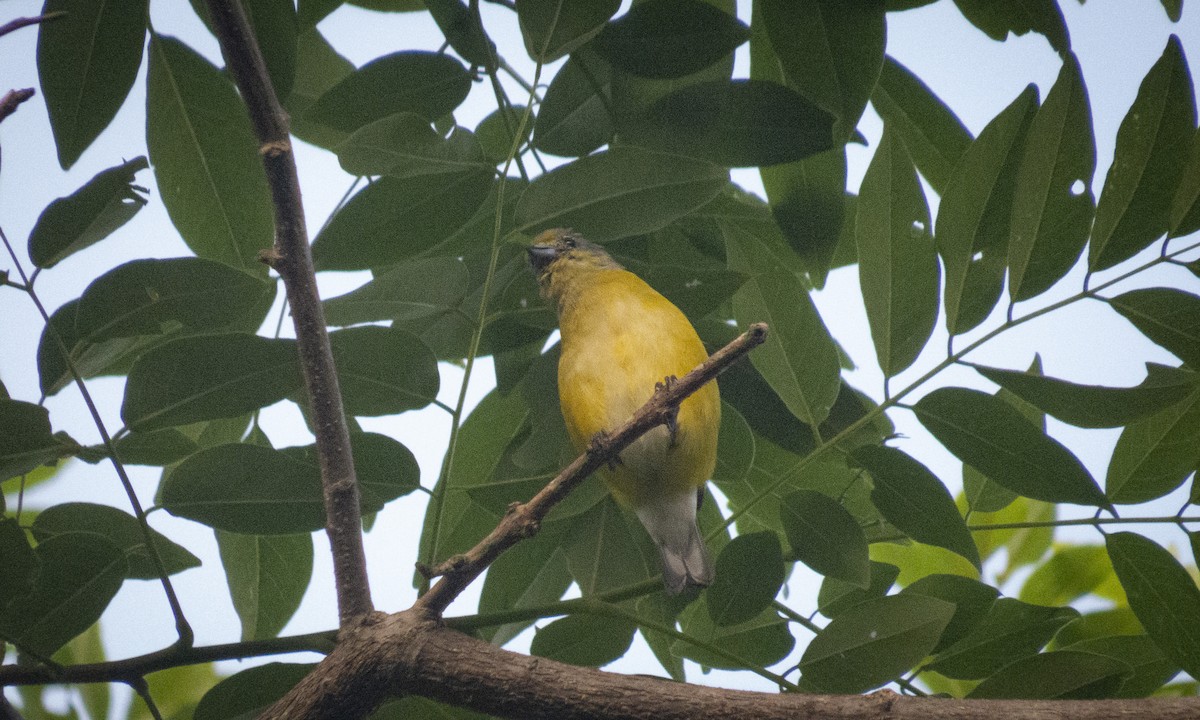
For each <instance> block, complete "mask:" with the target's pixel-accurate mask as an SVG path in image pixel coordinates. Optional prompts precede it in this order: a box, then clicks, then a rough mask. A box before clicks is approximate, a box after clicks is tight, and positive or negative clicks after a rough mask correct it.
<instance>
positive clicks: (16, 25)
mask: <svg viewBox="0 0 1200 720" xmlns="http://www.w3.org/2000/svg"><path fill="white" fill-rule="evenodd" d="M66 14H67V11H66V10H57V11H55V12H51V13H46V14H45V15H35V16H34V17H19V18H17V19H15V20H9V21H8V22H6V23H4V24H3V25H0V37H4V36H5V35H7V34H9V33H10V32H12V31H13V30H20V29H21V28H23V27H29V26H30V25H37V24H38V23H42V22H46V21H47V20H57V19H58V18H60V17H65V16H66Z"/></svg>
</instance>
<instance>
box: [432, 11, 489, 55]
mask: <svg viewBox="0 0 1200 720" xmlns="http://www.w3.org/2000/svg"><path fill="white" fill-rule="evenodd" d="M423 4H424V6H425V7H426V8H428V9H429V14H430V15H432V16H433V20H434V22H436V23H437V25H438V28H439V29H441V31H442V34H443V35H445V36H446V42H448V43H450V47H452V48H454V51H455V52H456V53H458V54H459V55H461V56H462V58H463V59H464V60H466V61H467V62H469V63H471V64H472V65H483V66H485V67H487V66H491V65H492V61H493V59H494V58H495V54H496V44H495V43H493V42H492V41H491V40H489V39H488V37H487V35H486V34H484V32H483V28H482V27H481V26H480V24H479V23H476V22H475V20H474V18H473V17H472V16H471V11H470V10H469V9H468V8H467V4H466V3H465V2H463V1H462V0H425V1H424V3H423Z"/></svg>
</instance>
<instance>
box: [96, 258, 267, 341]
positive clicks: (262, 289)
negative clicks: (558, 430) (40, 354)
mask: <svg viewBox="0 0 1200 720" xmlns="http://www.w3.org/2000/svg"><path fill="white" fill-rule="evenodd" d="M274 291H275V289H274V284H273V283H266V282H264V281H262V280H260V279H258V278H256V277H254V276H252V275H248V274H246V273H244V272H241V271H240V270H235V269H233V268H231V267H229V266H228V265H225V264H222V263H219V262H213V261H212V260H204V259H203V258H196V257H182V258H171V259H163V260H156V259H146V260H133V261H130V262H127V263H125V264H124V265H120V266H118V267H116V268H114V269H112V270H110V271H108V272H107V273H105V274H104V275H101V276H100V277H99V278H97V279H96V280H95V281H93V282H92V284H91V285H88V287H87V289H86V290H84V291H83V295H82V296H80V298H79V308H78V309H77V310H76V311H75V333H76V337H77V338H78V342H82V343H87V344H95V343H99V342H102V341H105V340H112V339H114V338H122V337H132V336H136V335H158V334H162V333H166V332H170V331H171V330H174V329H175V328H177V327H178V328H182V329H184V330H190V331H201V332H203V331H212V330H217V329H220V328H223V327H226V326H228V325H230V324H231V323H234V322H236V321H237V320H238V319H240V318H242V317H243V316H245V315H246V311H247V308H250V307H254V306H256V305H258V304H259V303H260V302H261V301H262V300H263V299H264V298H265V297H266V296H268V295H273V294H274Z"/></svg>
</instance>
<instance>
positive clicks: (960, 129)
mask: <svg viewBox="0 0 1200 720" xmlns="http://www.w3.org/2000/svg"><path fill="white" fill-rule="evenodd" d="M871 104H872V105H873V106H875V111H876V112H878V113H879V116H880V117H881V118H883V122H884V124H885V125H886V126H887V127H888V128H890V129H891V130H892V131H894V132H895V133H896V134H897V135H898V136H899V137H900V138H901V139H902V140H903V141H904V146H905V147H907V148H908V152H909V154H910V155H911V156H912V159H913V163H915V164H916V166H917V169H918V170H920V171H921V175H922V176H924V178H925V179H926V180H928V181H929V184H930V185H931V186H932V187H933V189H934V190H935V191H936V192H938V193H939V194H945V193H946V186H947V184H948V183H949V182H950V174H951V172H952V171H953V170H954V166H955V165H957V164H958V162H959V158H961V157H962V155H963V153H964V152H966V150H967V147H968V146H970V144H971V133H970V131H969V130H967V128H966V127H965V126H964V125H963V124H962V121H961V120H959V119H958V116H956V115H955V114H954V112H953V111H952V110H951V109H950V108H948V107H946V104H945V103H944V102H942V101H941V99H940V98H938V96H936V95H934V94H933V91H932V90H930V89H929V87H928V86H927V85H925V83H924V82H922V81H921V78H919V77H917V76H916V75H914V74H913V73H912V71H911V70H909V69H908V68H906V67H904V66H903V65H901V64H900V63H899V62H897V61H896V59H895V58H892V57H890V56H884V58H883V69H882V70H881V71H880V73H879V81H878V82H877V83H876V84H875V90H874V92H873V93H872V94H871ZM943 202H944V200H943ZM939 214H940V211H939Z"/></svg>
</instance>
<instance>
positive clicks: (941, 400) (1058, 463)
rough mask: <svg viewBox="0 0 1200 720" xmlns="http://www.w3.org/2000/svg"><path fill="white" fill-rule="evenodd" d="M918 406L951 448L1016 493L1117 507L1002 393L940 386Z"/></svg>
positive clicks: (940, 439) (1071, 457)
mask: <svg viewBox="0 0 1200 720" xmlns="http://www.w3.org/2000/svg"><path fill="white" fill-rule="evenodd" d="M913 409H914V410H915V411H916V413H917V419H918V420H920V421H921V424H922V425H924V426H925V429H927V430H928V431H929V432H930V433H931V434H932V435H933V436H934V437H935V438H937V440H938V442H940V443H942V445H944V446H945V447H946V449H947V450H949V451H950V452H952V453H954V455H955V456H957V457H958V458H959V459H960V460H962V461H963V462H965V463H967V464H969V465H971V466H973V467H974V468H975V469H976V470H979V471H980V472H981V473H983V474H984V475H985V476H987V477H988V478H990V479H992V480H994V481H996V482H997V483H1000V484H1001V485H1003V486H1004V487H1007V488H1009V489H1010V490H1012V491H1014V492H1017V493H1020V494H1021V495H1024V496H1025V497H1029V498H1033V499H1035V500H1044V501H1046V502H1053V503H1073V504H1076V505H1094V506H1097V507H1103V508H1108V509H1111V508H1112V505H1111V503H1110V502H1109V500H1108V498H1107V497H1105V496H1104V493H1102V492H1101V491H1100V488H1099V487H1098V486H1097V485H1096V481H1095V480H1093V479H1092V476H1091V475H1090V474H1089V473H1088V471H1087V469H1086V468H1085V467H1084V466H1083V464H1082V463H1080V462H1079V460H1078V458H1076V457H1075V456H1074V455H1073V454H1072V453H1071V451H1070V450H1068V449H1067V448H1066V447H1064V446H1063V445H1062V444H1060V443H1059V442H1058V441H1057V440H1055V439H1054V438H1052V437H1050V436H1049V435H1046V434H1045V433H1043V432H1042V431H1041V430H1040V429H1039V428H1038V427H1037V426H1036V425H1034V424H1033V423H1031V422H1029V420H1027V419H1026V418H1025V417H1024V416H1023V415H1021V413H1020V411H1019V410H1017V409H1015V408H1014V407H1013V406H1012V405H1010V404H1008V403H1006V402H1005V401H1004V400H1002V399H1000V398H997V397H995V396H993V395H988V394H987V393H983V392H979V391H978V390H968V389H967V388H953V387H948V388H939V389H937V390H934V391H933V392H931V393H929V394H928V395H926V396H925V397H923V398H921V400H920V401H919V402H917V404H916V405H915V406H914V408H913Z"/></svg>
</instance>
